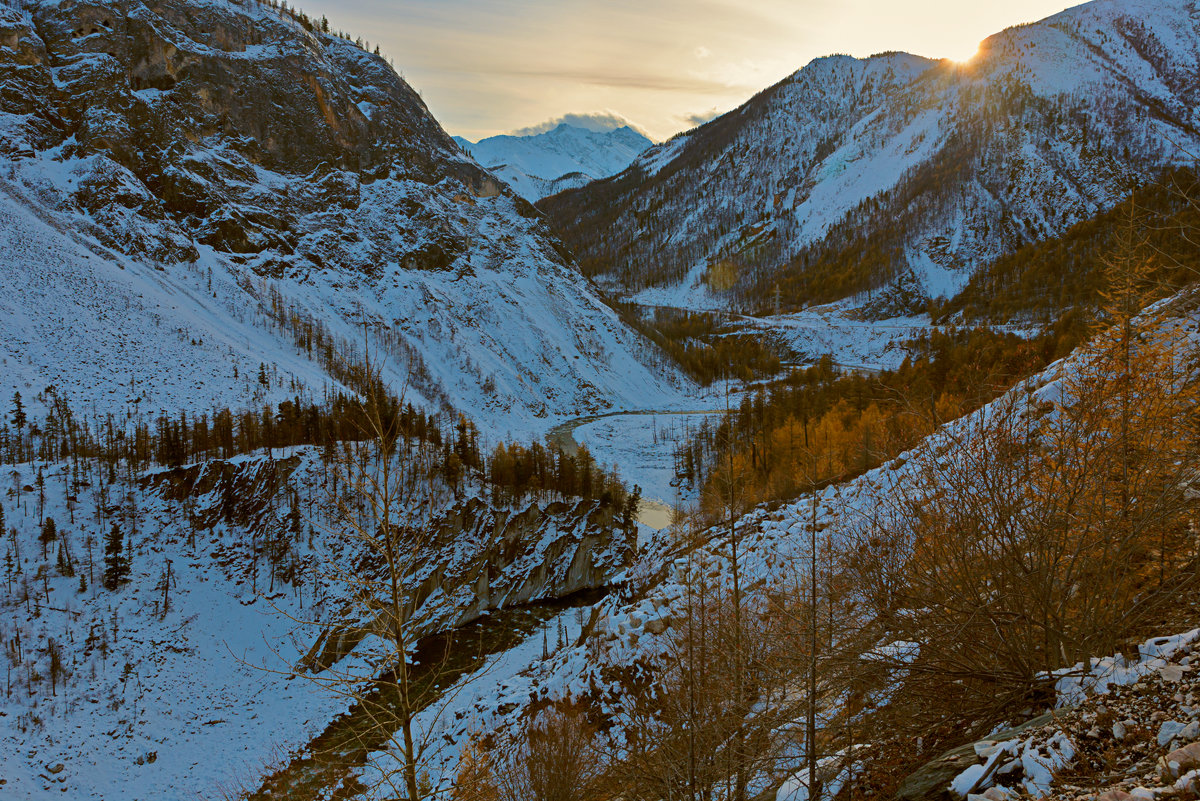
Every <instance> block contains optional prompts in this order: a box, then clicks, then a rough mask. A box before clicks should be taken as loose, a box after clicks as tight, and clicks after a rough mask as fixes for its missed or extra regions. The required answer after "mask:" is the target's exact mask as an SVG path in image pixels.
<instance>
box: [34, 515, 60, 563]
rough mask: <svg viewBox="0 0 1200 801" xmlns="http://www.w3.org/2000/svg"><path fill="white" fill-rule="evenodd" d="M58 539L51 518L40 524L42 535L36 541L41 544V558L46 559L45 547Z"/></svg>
mask: <svg viewBox="0 0 1200 801" xmlns="http://www.w3.org/2000/svg"><path fill="white" fill-rule="evenodd" d="M56 539H58V527H57V526H55V524H54V518H53V517H47V518H46V519H45V521H43V522H42V533H41V534H40V535H39V536H38V541H39V542H41V543H42V558H43V559H45V558H46V546H47V545H49V544H50V543H52V542H54V541H55V540H56Z"/></svg>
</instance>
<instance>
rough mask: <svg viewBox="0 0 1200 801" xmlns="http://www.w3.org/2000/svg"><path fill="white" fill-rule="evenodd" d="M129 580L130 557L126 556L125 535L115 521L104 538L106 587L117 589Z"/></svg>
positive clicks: (107, 588)
mask: <svg viewBox="0 0 1200 801" xmlns="http://www.w3.org/2000/svg"><path fill="white" fill-rule="evenodd" d="M127 581H129V559H128V558H126V556H125V535H124V533H123V532H122V531H121V527H120V526H119V525H117V524H116V523H113V526H112V529H111V530H109V532H108V536H107V537H105V538H104V589H106V590H115V589H117V588H118V587H120V586H121V585H122V584H124V583H125V582H127Z"/></svg>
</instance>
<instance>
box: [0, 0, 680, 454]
mask: <svg viewBox="0 0 1200 801" xmlns="http://www.w3.org/2000/svg"><path fill="white" fill-rule="evenodd" d="M0 44H2V45H3V46H0V153H4V154H5V156H6V160H7V161H8V164H7V166H6V168H5V170H3V171H0V204H2V205H3V207H4V208H5V209H6V212H7V213H6V214H4V215H3V219H2V220H0V241H2V242H3V243H4V244H5V245H6V246H7V247H8V249H9V251H8V254H7V256H5V257H3V258H0V295H2V296H3V297H4V298H5V301H4V304H5V311H6V314H5V315H4V322H0V331H2V333H3V335H2V336H0V340H4V341H6V342H8V343H10V344H9V350H10V352H11V355H12V356H13V358H14V360H16V361H19V362H21V366H20V367H19V368H18V370H16V371H14V374H13V375H12V387H11V388H10V389H9V393H10V394H11V391H13V390H15V389H16V388H19V387H23V385H24V384H30V385H34V386H44V385H46V384H50V383H54V384H56V385H58V386H59V388H60V389H65V390H67V391H68V392H69V394H71V395H72V398H73V399H74V400H77V401H85V402H92V401H94V402H96V403H97V404H100V405H102V406H106V407H108V408H109V409H111V408H112V402H113V401H114V400H116V399H115V398H110V397H107V396H109V395H113V394H119V395H126V399H127V398H128V394H127V393H128V387H129V380H130V376H128V375H127V376H124V377H123V378H122V380H121V381H120V382H116V381H113V378H112V376H111V375H110V373H111V370H105V369H104V365H106V364H111V363H112V362H119V363H122V364H126V363H129V362H132V363H131V364H129V368H130V370H131V371H132V373H133V376H132V378H133V379H134V380H135V381H136V383H137V384H138V385H139V387H140V389H141V392H140V394H139V401H140V402H144V403H151V404H153V405H154V406H155V408H167V409H177V408H192V409H195V408H211V405H212V404H213V403H214V402H218V401H223V402H225V403H226V404H228V405H230V406H234V407H236V406H239V405H244V404H245V403H246V402H247V400H248V397H247V396H249V398H250V399H252V398H253V397H254V396H255V395H258V396H260V397H259V400H262V399H264V398H265V399H270V398H272V397H274V398H279V397H288V396H291V395H293V394H294V393H295V389H296V387H297V386H302V387H305V388H307V390H308V391H310V392H311V393H312V394H314V395H315V394H319V393H320V391H321V388H322V385H326V386H328V385H336V384H337V380H336V378H335V377H334V376H331V375H329V374H328V373H327V372H325V370H324V369H323V368H322V367H321V366H320V365H319V364H317V363H316V362H317V361H318V360H317V359H315V358H314V357H313V356H312V354H311V353H305V354H303V355H302V354H299V353H297V351H296V339H297V330H298V329H297V328H296V326H297V321H298V320H303V325H304V326H307V327H308V329H309V330H312V329H313V328H314V327H316V328H320V329H323V330H325V331H326V332H327V333H328V334H329V337H328V340H329V342H330V343H331V346H332V347H334V348H341V349H343V350H344V349H346V348H348V347H350V346H352V345H357V344H359V343H362V342H363V339H364V326H366V328H367V329H369V330H370V331H371V332H373V333H372V341H371V342H370V345H371V347H372V349H373V350H374V352H375V353H376V354H377V357H378V358H379V359H380V361H381V364H380V367H381V368H382V369H383V370H384V372H385V376H386V377H387V378H389V379H390V380H391V381H392V383H393V384H395V385H396V386H397V387H406V388H407V391H408V393H409V396H410V398H411V399H413V400H422V401H424V402H425V403H426V404H427V405H429V406H432V407H435V408H436V407H446V406H450V407H453V408H456V409H459V410H463V411H468V412H470V413H473V414H475V415H477V416H480V417H482V418H484V421H485V422H487V421H494V422H495V425H496V427H497V428H499V429H500V430H501V431H503V430H505V429H509V430H515V429H529V428H531V427H534V426H535V423H533V422H532V421H533V420H535V419H536V418H538V417H541V416H546V415H550V414H556V413H558V414H561V413H568V412H573V411H575V410H576V409H578V408H587V409H593V408H604V407H606V406H610V405H612V404H622V405H625V404H629V403H632V402H633V399H635V398H638V397H645V395H646V394H647V393H649V394H651V395H656V396H658V397H660V398H661V397H663V396H664V394H668V395H669V394H670V393H673V392H676V391H677V390H678V388H679V387H682V386H683V382H682V380H681V379H680V378H679V377H678V376H677V375H676V374H674V373H673V372H672V371H671V370H670V369H669V368H661V367H659V366H658V365H657V356H656V354H655V352H654V349H653V347H652V346H648V345H647V344H646V343H644V342H643V341H642V340H641V339H640V338H639V337H637V336H636V335H635V334H633V333H632V332H631V331H630V330H629V329H628V328H626V327H625V326H624V325H623V324H622V323H621V322H620V321H619V320H618V319H617V317H616V316H615V314H614V313H613V312H612V311H611V310H610V309H609V308H608V307H607V306H605V305H604V304H603V303H602V302H601V300H600V299H599V297H598V296H597V295H596V293H595V291H594V289H593V288H592V287H591V286H590V285H589V283H588V282H587V281H586V280H584V279H582V278H581V277H580V276H579V275H578V273H577V271H576V270H575V269H574V267H573V266H572V264H571V262H570V261H569V259H568V258H567V257H566V256H565V255H564V252H563V251H562V248H561V245H560V244H559V243H558V241H557V240H556V239H555V238H554V236H553V235H552V234H551V233H550V232H549V230H548V228H547V226H546V225H545V224H544V222H543V221H542V220H541V218H540V216H539V215H538V214H537V213H536V212H535V211H534V210H533V208H532V207H531V206H529V205H528V204H527V203H526V202H525V201H524V200H522V199H521V198H519V197H517V196H516V195H514V194H513V193H512V192H511V191H510V190H508V189H507V188H505V187H503V186H502V185H501V184H500V183H499V182H497V181H496V179H495V178H493V177H492V176H491V175H490V174H489V173H487V172H486V171H485V170H483V169H482V168H481V167H479V165H477V164H476V163H475V162H474V161H472V160H471V159H470V158H469V157H468V156H466V155H465V154H464V153H463V152H462V151H461V150H460V149H459V147H458V146H457V145H456V144H455V143H454V141H453V140H452V139H451V138H450V137H449V136H448V135H447V134H446V133H445V132H444V131H443V130H442V129H441V127H440V126H439V125H438V123H437V121H436V120H435V119H434V118H433V117H432V116H431V115H430V114H429V111H428V109H427V108H426V107H425V104H424V103H423V102H422V100H421V98H420V96H419V95H418V94H417V93H416V92H415V91H414V90H413V89H412V88H411V87H410V86H409V85H408V84H406V83H405V82H404V81H403V80H402V79H401V78H400V77H399V76H398V75H397V74H396V72H395V71H394V70H393V69H392V68H391V66H390V65H389V64H388V62H387V61H385V60H384V59H383V58H381V57H379V56H376V55H372V54H370V53H368V52H365V51H364V50H362V49H360V48H359V47H358V46H357V45H355V44H354V43H352V42H349V41H346V40H344V39H341V38H339V37H336V36H332V35H328V34H324V33H321V32H320V31H319V30H316V29H315V28H313V26H312V24H311V23H305V22H304V21H303V20H301V19H299V18H293V17H292V16H291V15H290V14H287V13H284V14H281V13H280V12H278V11H274V10H272V9H271V8H270V7H269V6H262V5H259V4H258V3H257V2H255V0H245V1H244V2H236V1H235V0H162V2H142V1H141V0H128V1H126V0H100V1H99V2H73V0H63V2H51V0H44V1H43V2H34V3H30V4H29V6H28V10H25V11H18V10H15V9H13V8H11V7H7V6H0ZM51 253H52V254H53V256H50V257H48V256H47V254H51ZM122 271H124V273H123V274H122ZM18 321H19V323H18ZM163 327H166V328H167V329H168V330H169V331H172V332H174V334H175V336H176V337H177V338H178V339H179V343H178V345H177V346H176V345H171V346H170V347H167V344H169V338H168V343H164V342H163V341H162V340H163V339H164V338H163V336H162V331H161V330H158V329H162V328H163ZM64 330H67V331H73V332H74V331H80V332H86V333H87V336H84V337H81V338H80V340H79V341H78V342H75V343H70V344H68V343H66V342H63V341H61V334H60V333H59V332H62V331H64ZM118 343H120V347H121V348H122V351H121V352H118V351H117V350H116V348H117V347H118ZM31 350H32V351H37V354H36V356H31V355H29V352H30V351H31ZM129 350H137V351H139V352H141V353H142V354H145V355H147V356H148V358H141V359H130V358H129V357H128V354H127V352H125V351H129ZM296 356H300V357H301V358H300V359H299V361H296V359H295V357H296ZM359 356H360V357H361V350H360V354H359ZM264 361H266V363H267V364H268V366H269V365H271V364H272V363H273V364H275V365H276V366H277V368H278V370H279V373H280V374H279V375H278V377H277V382H276V384H277V385H275V386H264V387H263V388H262V390H259V389H258V388H256V387H254V386H252V384H253V382H250V383H249V384H248V383H247V382H246V378H247V376H248V375H252V374H254V373H255V372H256V371H257V367H258V364H259V363H261V362H264ZM181 364H187V365H188V366H189V372H190V373H191V374H192V375H193V376H194V377H195V383H196V384H199V386H198V387H194V388H188V389H182V388H181V387H180V386H179V383H180V382H177V381H172V380H171V379H172V374H173V373H174V372H175V371H177V370H178V368H179V365H181ZM231 367H234V368H235V369H234V370H233V371H232V372H233V373H234V375H232V376H231V375H230V372H231V370H230V368H231ZM664 379H665V381H666V382H667V385H670V384H671V383H672V382H674V384H675V386H674V387H671V386H666V388H665V389H664V388H663V381H664ZM189 383H191V382H189ZM120 386H123V387H124V388H123V389H118V387H120ZM117 403H118V404H120V403H121V401H117Z"/></svg>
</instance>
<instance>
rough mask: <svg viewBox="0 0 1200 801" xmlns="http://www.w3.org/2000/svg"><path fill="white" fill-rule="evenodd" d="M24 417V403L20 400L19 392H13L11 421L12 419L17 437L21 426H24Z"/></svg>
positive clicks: (19, 434)
mask: <svg viewBox="0 0 1200 801" xmlns="http://www.w3.org/2000/svg"><path fill="white" fill-rule="evenodd" d="M26 419H27V418H26V417H25V404H23V403H22V402H21V393H20V392H15V393H13V413H12V421H13V426H14V427H15V428H16V429H17V437H18V438H19V437H20V436H21V430H22V429H23V428H25V421H26Z"/></svg>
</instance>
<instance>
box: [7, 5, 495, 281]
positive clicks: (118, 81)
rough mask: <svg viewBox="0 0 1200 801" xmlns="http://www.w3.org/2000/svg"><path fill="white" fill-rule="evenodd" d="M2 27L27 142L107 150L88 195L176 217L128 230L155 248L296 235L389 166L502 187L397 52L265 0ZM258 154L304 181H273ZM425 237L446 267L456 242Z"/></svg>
mask: <svg viewBox="0 0 1200 801" xmlns="http://www.w3.org/2000/svg"><path fill="white" fill-rule="evenodd" d="M0 41H2V42H3V43H4V44H5V45H6V48H7V49H6V51H5V52H3V53H0V69H2V70H3V72H0V75H3V77H4V86H5V92H4V95H3V97H0V100H2V102H3V106H2V108H3V110H4V111H8V112H12V113H18V114H32V115H33V118H32V119H31V120H30V121H29V122H28V123H27V124H26V125H25V134H26V137H25V141H26V142H27V143H28V144H29V145H30V146H32V148H33V149H36V150H47V149H51V148H61V152H60V155H61V156H62V157H64V158H89V157H95V156H99V157H100V158H97V159H96V160H95V161H94V162H93V164H92V170H91V174H89V175H87V176H84V177H83V180H82V181H81V184H80V186H79V189H78V191H77V192H76V194H75V199H76V200H77V202H79V203H80V205H82V206H83V207H84V208H86V209H88V210H90V211H93V212H103V213H108V214H110V215H115V214H116V213H117V211H118V209H125V210H128V211H132V212H135V213H136V214H138V215H140V216H142V217H145V218H148V219H150V220H154V221H158V222H162V221H163V220H169V221H171V222H173V223H175V224H176V225H175V226H172V228H173V229H174V230H170V231H169V234H168V235H167V236H165V237H164V238H163V241H159V242H155V243H151V242H131V241H130V240H129V239H128V238H124V239H122V238H121V237H120V236H119V235H118V236H117V237H116V239H115V240H114V244H119V245H125V246H128V245H130V244H135V245H137V244H140V245H141V246H142V247H143V248H145V250H146V252H147V253H149V254H150V255H152V256H154V257H156V258H161V259H163V260H166V261H179V260H183V259H189V258H193V257H194V255H195V254H194V250H193V249H192V248H191V247H190V246H189V245H188V244H186V242H187V239H188V237H187V236H186V234H187V233H188V232H189V231H190V230H194V229H199V231H200V234H201V235H200V236H199V237H198V240H199V241H200V242H202V243H205V244H209V245H212V246H213V247H214V248H216V249H218V250H224V251H228V252H231V253H241V254H248V253H259V252H262V251H264V250H266V249H268V248H270V249H275V250H280V251H283V252H284V253H288V252H292V251H294V250H295V249H296V245H297V241H298V239H299V236H298V231H297V230H296V227H297V225H296V223H297V220H298V218H299V217H300V216H302V215H303V214H304V213H305V212H316V211H318V210H323V209H325V208H326V207H327V206H328V205H330V201H331V200H332V201H333V204H332V205H333V206H334V207H335V209H337V210H338V211H343V212H344V211H346V210H352V209H354V208H355V207H356V206H357V205H358V198H357V190H358V185H359V183H360V181H362V182H370V181H371V180H373V179H375V178H380V177H387V176H393V177H403V178H409V179H413V180H416V181H421V182H423V183H427V184H432V183H436V182H438V181H440V180H446V179H449V180H454V181H457V182H461V183H462V184H463V185H464V186H466V187H468V188H469V189H470V190H471V191H473V192H482V193H489V192H490V193H495V192H496V191H498V190H497V187H496V184H495V179H494V178H492V177H491V176H490V175H488V174H487V173H486V172H484V171H483V170H482V169H480V168H479V167H478V166H476V165H474V164H473V163H472V162H470V161H469V160H467V159H464V158H462V157H461V155H460V154H459V151H458V147H457V146H456V145H455V144H454V142H453V141H452V140H451V139H450V138H449V137H448V136H447V135H446V134H445V132H444V131H442V129H441V128H440V126H438V125H437V123H436V122H435V121H434V120H433V118H432V117H430V116H429V113H428V111H427V109H426V108H425V105H424V103H423V102H422V101H421V99H420V97H419V96H418V95H417V94H416V92H414V91H413V90H412V88H411V87H409V86H408V85H407V84H406V83H404V81H402V80H401V79H400V78H399V77H398V76H397V75H396V73H395V72H394V71H393V70H392V69H391V68H390V67H389V66H388V65H387V64H386V62H384V61H383V60H382V59H380V58H378V57H373V56H371V55H369V54H367V53H365V52H363V51H362V50H361V49H359V48H358V47H357V46H355V45H353V44H351V43H349V42H346V41H343V40H341V39H339V38H336V37H331V36H326V35H322V34H320V33H318V32H311V31H307V30H305V29H304V28H303V27H302V26H301V25H300V24H299V23H298V22H296V21H294V20H292V19H291V18H290V17H287V16H279V15H276V14H273V13H271V12H270V10H269V9H267V8H264V7H260V6H259V5H258V4H257V3H256V2H254V0H243V1H242V2H238V1H237V0H231V2H230V4H229V5H227V6H226V5H222V4H215V3H213V4H200V3H192V2H186V1H182V0H166V1H165V2H148V3H143V2H138V1H137V0H130V1H129V2H123V1H121V0H114V2H98V3H86V2H85V3H79V2H70V1H69V0H68V2H62V3H52V2H46V3H42V4H39V5H35V6H34V7H33V10H32V13H31V15H30V16H28V17H25V18H22V17H21V16H19V15H16V14H15V13H13V12H11V11H7V12H5V13H4V16H2V17H0ZM9 51H11V52H9ZM10 78H12V79H13V80H11V81H10V80H9V79H10ZM260 167H261V168H263V169H266V170H270V171H272V172H276V173H280V174H284V175H304V176H307V178H308V180H307V181H306V184H307V186H305V187H303V188H299V187H297V188H289V189H293V190H294V191H287V190H285V191H282V192H279V191H269V190H268V188H267V187H262V186H260V185H258V183H259V181H258V179H259V178H260V177H261V176H259V174H258V169H259V168H260ZM314 168H315V171H314ZM331 195H332V196H333V197H331ZM338 207H340V208H338ZM335 213H337V211H335ZM171 234H173V236H172V235H171ZM128 236H129V233H128V232H126V237H128ZM452 239H453V238H451V240H452ZM459 249H460V250H461V248H459ZM418 251H420V252H419V254H418V255H417V256H416V257H415V260H416V262H417V263H419V264H421V265H422V266H428V267H442V266H445V260H446V255H447V253H450V252H454V245H453V244H452V241H443V242H440V243H438V244H437V246H436V247H433V248H430V247H426V248H425V249H424V250H423V251H421V250H420V249H418Z"/></svg>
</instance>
